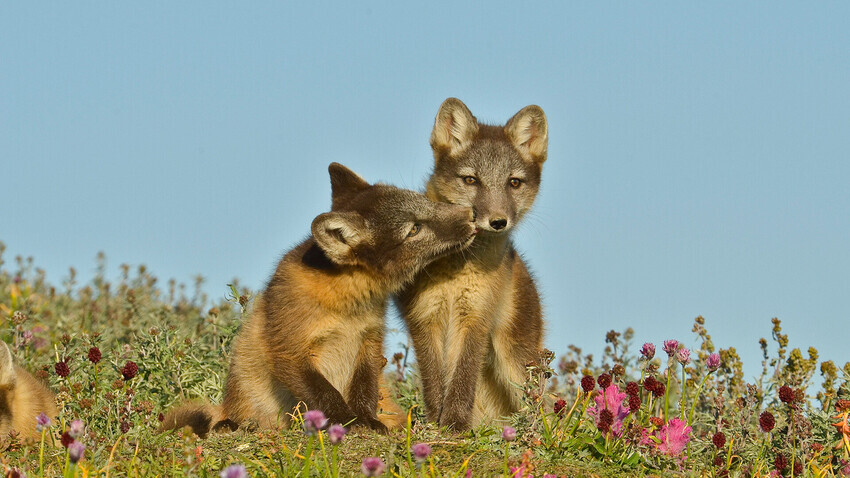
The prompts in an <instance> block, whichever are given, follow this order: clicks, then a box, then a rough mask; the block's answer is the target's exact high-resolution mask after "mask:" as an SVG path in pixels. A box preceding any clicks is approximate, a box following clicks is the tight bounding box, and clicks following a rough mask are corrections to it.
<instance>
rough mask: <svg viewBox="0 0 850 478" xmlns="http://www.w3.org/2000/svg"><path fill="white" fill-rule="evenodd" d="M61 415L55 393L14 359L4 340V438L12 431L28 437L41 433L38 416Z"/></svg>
mask: <svg viewBox="0 0 850 478" xmlns="http://www.w3.org/2000/svg"><path fill="white" fill-rule="evenodd" d="M41 413H44V414H45V415H47V416H48V417H51V418H53V417H55V416H56V415H58V411H57V410H56V403H55V402H54V400H53V393H51V392H50V390H48V389H47V387H45V386H44V385H42V383H41V382H39V381H38V380H36V379H35V378H34V377H33V376H32V375H30V374H29V373H27V371H26V370H24V369H22V368H21V367H18V366H17V365H15V364H14V363H13V362H12V353H11V352H10V351H9V347H8V346H7V345H6V343H5V342H0V437H5V436H6V435H7V434H8V433H9V431H10V430H15V431H17V432H19V433H20V434H21V438H23V439H25V440H33V439H36V438H38V437H39V436H40V434H41V433H40V432H39V431H38V430H36V428H35V425H36V421H35V419H36V417H37V416H38V415H39V414H41Z"/></svg>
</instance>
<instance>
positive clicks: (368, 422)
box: [354, 417, 390, 435]
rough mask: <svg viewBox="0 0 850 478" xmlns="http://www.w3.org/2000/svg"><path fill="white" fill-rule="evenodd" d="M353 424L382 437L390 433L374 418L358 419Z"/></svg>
mask: <svg viewBox="0 0 850 478" xmlns="http://www.w3.org/2000/svg"><path fill="white" fill-rule="evenodd" d="M354 424H355V425H362V426H364V427H369V428H371V429H372V430H375V431H376V432H378V433H380V434H382V435H386V434H388V433H389V432H390V431H389V429H388V428H387V426H386V425H384V424H383V423H382V422H381V421H380V420H378V419H377V418H375V417H358V418H357V421H356V422H354Z"/></svg>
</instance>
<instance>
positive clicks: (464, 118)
mask: <svg viewBox="0 0 850 478" xmlns="http://www.w3.org/2000/svg"><path fill="white" fill-rule="evenodd" d="M476 134H478V121H477V120H476V119H475V116H472V113H471V112H470V111H469V108H467V107H466V105H465V104H463V102H462V101H460V100H459V99H457V98H449V99H447V100H446V101H443V104H442V105H440V111H438V112H437V118H436V119H435V120H434V131H432V132H431V148H433V149H434V153H435V154H436V155H437V157H439V156H441V155H442V154H448V155H449V156H455V155H457V154H458V153H461V152H463V150H465V149H466V148H467V147H469V145H470V143H472V140H473V139H475V135H476Z"/></svg>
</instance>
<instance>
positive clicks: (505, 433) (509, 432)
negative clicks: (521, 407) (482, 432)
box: [502, 426, 516, 441]
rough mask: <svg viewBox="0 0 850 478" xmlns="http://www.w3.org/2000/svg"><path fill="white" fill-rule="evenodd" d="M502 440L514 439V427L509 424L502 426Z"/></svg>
mask: <svg viewBox="0 0 850 478" xmlns="http://www.w3.org/2000/svg"><path fill="white" fill-rule="evenodd" d="M502 440H505V441H514V440H516V428H514V427H510V426H508V427H505V428H502Z"/></svg>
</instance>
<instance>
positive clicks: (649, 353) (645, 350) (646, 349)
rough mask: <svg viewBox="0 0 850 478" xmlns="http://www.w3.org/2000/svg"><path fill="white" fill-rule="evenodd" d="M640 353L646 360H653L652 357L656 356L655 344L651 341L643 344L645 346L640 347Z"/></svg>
mask: <svg viewBox="0 0 850 478" xmlns="http://www.w3.org/2000/svg"><path fill="white" fill-rule="evenodd" d="M640 354H641V355H642V356H643V358H645V359H646V360H652V357H655V345H654V344H651V343H649V342H647V343H645V344H643V347H641V348H640Z"/></svg>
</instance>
